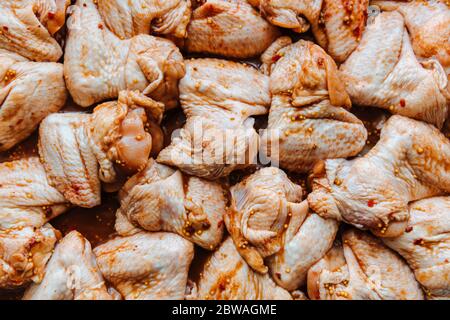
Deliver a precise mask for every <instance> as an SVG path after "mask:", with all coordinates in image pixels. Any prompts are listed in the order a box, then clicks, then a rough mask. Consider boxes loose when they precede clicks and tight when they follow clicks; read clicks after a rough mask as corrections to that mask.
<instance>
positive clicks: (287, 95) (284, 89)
mask: <svg viewBox="0 0 450 320" xmlns="http://www.w3.org/2000/svg"><path fill="white" fill-rule="evenodd" d="M290 42H291V41H290V39H289V38H280V39H278V40H277V42H275V43H274V44H273V46H272V47H271V48H269V50H268V51H267V52H266V53H265V54H264V55H263V56H262V60H263V63H264V65H263V69H264V70H265V72H267V73H270V92H271V94H272V107H271V108H270V114H269V124H268V130H267V131H266V132H265V133H264V134H263V139H262V141H263V143H264V144H265V145H266V148H267V149H266V150H265V151H266V152H267V154H268V155H269V156H270V157H271V158H272V161H275V160H277V161H278V162H279V165H280V167H281V168H284V169H287V170H290V171H294V172H307V171H309V170H310V169H311V168H312V167H313V165H314V163H315V162H316V161H317V160H321V159H327V158H346V157H351V156H355V155H357V154H358V153H359V152H360V151H361V150H362V149H363V148H364V146H365V142H366V139H367V131H366V129H365V128H364V125H363V123H362V122H361V121H360V120H359V119H358V118H357V117H356V116H354V115H353V114H351V113H350V112H349V111H347V110H346V108H349V107H350V106H351V102H350V98H349V97H348V95H347V93H346V92H345V89H344V87H343V85H342V82H341V80H340V78H339V75H338V71H337V67H336V64H335V63H334V61H333V60H332V59H331V57H330V56H328V55H327V54H326V53H325V52H324V51H323V49H322V48H320V47H319V46H317V45H315V44H314V43H312V42H309V41H304V40H299V41H298V42H296V43H294V44H291V43H290Z"/></svg>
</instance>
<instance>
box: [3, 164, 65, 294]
mask: <svg viewBox="0 0 450 320" xmlns="http://www.w3.org/2000/svg"><path fill="white" fill-rule="evenodd" d="M0 186H1V188H0V288H5V287H6V288H8V287H16V286H21V285H24V284H27V283H29V282H31V281H34V282H40V281H41V279H42V277H43V275H44V268H45V265H46V263H47V261H48V259H49V258H50V256H51V254H52V250H53V247H54V245H55V243H56V241H57V239H58V238H59V232H58V231H57V230H55V229H53V227H52V226H51V225H50V224H48V223H47V222H48V221H49V220H50V219H52V218H53V217H56V216H57V215H59V214H61V213H62V212H64V211H65V210H66V209H67V206H66V200H65V199H64V197H63V195H62V194H61V193H59V192H58V190H56V189H55V188H53V187H52V186H51V185H50V184H49V182H48V180H47V177H46V174H45V171H44V168H43V167H42V165H41V163H40V162H39V159H38V158H29V159H23V160H18V161H13V162H5V163H1V164H0Z"/></svg>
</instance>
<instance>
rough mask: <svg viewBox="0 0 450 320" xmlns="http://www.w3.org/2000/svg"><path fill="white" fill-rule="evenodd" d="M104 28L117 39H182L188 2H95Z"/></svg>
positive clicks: (104, 0)
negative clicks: (147, 36)
mask: <svg viewBox="0 0 450 320" xmlns="http://www.w3.org/2000/svg"><path fill="white" fill-rule="evenodd" d="M96 3H97V6H98V11H99V12H100V15H101V16H102V18H103V21H105V24H106V26H107V27H108V28H109V29H110V30H111V31H113V32H114V34H115V35H116V36H118V37H119V38H120V39H127V38H131V37H133V36H135V35H138V34H153V33H155V34H159V35H171V36H174V37H177V38H183V37H185V36H186V27H187V24H188V23H189V21H190V19H191V1H190V0H163V1H161V0H137V1H136V0H133V1H127V0H97V2H96Z"/></svg>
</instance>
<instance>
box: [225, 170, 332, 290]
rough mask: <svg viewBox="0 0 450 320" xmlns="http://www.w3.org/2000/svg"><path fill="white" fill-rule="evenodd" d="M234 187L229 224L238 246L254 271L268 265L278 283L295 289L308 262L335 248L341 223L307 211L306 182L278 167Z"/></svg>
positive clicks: (288, 288) (228, 216) (232, 188)
mask: <svg viewBox="0 0 450 320" xmlns="http://www.w3.org/2000/svg"><path fill="white" fill-rule="evenodd" d="M230 193H231V206H230V210H229V211H228V213H227V215H226V216H225V224H226V226H227V229H228V231H229V233H230V235H231V238H232V239H233V241H234V244H235V246H236V248H237V250H238V252H239V253H240V254H241V256H242V257H243V258H244V259H245V260H246V262H247V263H248V264H249V266H251V267H252V268H253V269H254V270H255V271H257V272H259V273H267V271H268V270H269V268H270V272H271V275H272V278H273V279H274V280H275V282H276V283H277V284H278V285H279V286H281V287H283V288H285V289H287V290H289V291H293V290H295V289H297V288H298V287H299V286H300V285H302V284H303V283H304V281H305V279H306V272H307V270H308V268H309V267H310V266H311V265H312V264H314V263H315V262H316V261H317V260H319V259H320V258H321V257H322V256H323V255H324V254H325V253H326V252H327V251H328V250H329V249H330V248H331V246H332V244H333V241H334V238H335V236H336V232H337V229H338V223H337V222H336V221H333V220H324V219H322V218H320V217H319V216H317V215H312V216H308V203H307V202H306V201H303V202H300V201H301V199H302V195H303V192H302V188H301V187H300V186H298V185H296V184H294V183H292V182H291V181H290V180H289V179H288V177H287V176H286V174H285V173H284V172H283V171H281V170H280V169H278V168H264V169H261V170H259V171H257V172H256V173H255V174H253V175H251V176H249V177H247V178H246V179H244V180H243V181H242V182H240V183H239V184H237V185H235V186H233V187H231V189H230ZM267 257H268V259H267V260H266V264H265V261H264V258H267Z"/></svg>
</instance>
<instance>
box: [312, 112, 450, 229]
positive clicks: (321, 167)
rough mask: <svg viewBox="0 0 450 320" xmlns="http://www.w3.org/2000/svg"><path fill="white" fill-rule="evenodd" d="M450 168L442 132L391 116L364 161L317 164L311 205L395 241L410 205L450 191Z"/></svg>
mask: <svg viewBox="0 0 450 320" xmlns="http://www.w3.org/2000/svg"><path fill="white" fill-rule="evenodd" d="M449 167H450V141H449V140H448V139H447V138H446V137H445V136H444V135H443V134H442V133H441V132H439V131H438V130H437V129H436V128H434V127H433V126H431V125H429V124H425V123H423V122H420V121H416V120H412V119H408V118H405V117H402V116H392V117H391V118H390V119H389V120H388V121H387V122H386V124H385V126H384V127H383V129H382V131H381V137H380V141H379V142H378V143H377V144H376V145H375V147H374V148H373V149H372V150H370V151H369V152H368V153H367V154H366V155H364V156H363V157H360V158H356V159H354V160H350V161H349V160H345V159H335V160H326V161H325V162H324V163H319V164H318V165H317V166H316V168H315V173H314V174H313V176H314V178H313V182H312V185H313V191H312V193H310V194H309V195H308V202H309V205H310V206H311V208H312V210H313V211H314V212H316V213H318V214H319V215H320V216H322V217H324V218H333V219H337V220H343V221H345V222H347V223H350V224H353V225H354V226H356V227H358V228H368V229H371V230H372V232H374V233H375V234H376V235H378V236H381V237H395V236H399V235H401V234H402V233H403V232H404V231H405V229H406V228H407V224H408V218H409V210H408V204H409V203H410V202H411V201H415V200H420V199H424V198H427V197H432V196H437V195H441V194H443V193H448V192H450V171H449V170H448V168H449Z"/></svg>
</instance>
